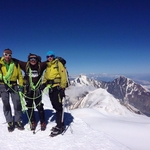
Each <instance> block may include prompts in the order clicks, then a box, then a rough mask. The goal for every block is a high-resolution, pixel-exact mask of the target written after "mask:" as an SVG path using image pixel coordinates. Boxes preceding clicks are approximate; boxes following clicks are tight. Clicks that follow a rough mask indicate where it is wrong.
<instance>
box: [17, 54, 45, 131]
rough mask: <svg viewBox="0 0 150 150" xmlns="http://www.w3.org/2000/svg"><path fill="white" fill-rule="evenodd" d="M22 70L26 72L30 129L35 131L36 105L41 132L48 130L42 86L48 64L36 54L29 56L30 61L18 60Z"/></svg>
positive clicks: (26, 99)
mask: <svg viewBox="0 0 150 150" xmlns="http://www.w3.org/2000/svg"><path fill="white" fill-rule="evenodd" d="M18 63H19V64H20V67H21V69H22V70H23V71H24V73H25V75H24V94H25V101H26V106H27V108H28V110H27V112H28V118H29V123H30V129H31V130H35V128H36V125H37V122H36V119H35V114H34V104H35V106H36V108H37V110H38V114H39V119H40V123H41V130H42V131H44V130H45V129H46V121H45V112H44V108H43V103H42V93H41V90H40V84H41V81H42V74H43V71H44V70H45V69H46V66H47V62H46V61H45V62H41V57H40V56H38V55H36V54H31V53H30V54H29V55H28V61H27V62H23V61H20V60H18Z"/></svg>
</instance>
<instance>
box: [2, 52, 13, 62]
mask: <svg viewBox="0 0 150 150" xmlns="http://www.w3.org/2000/svg"><path fill="white" fill-rule="evenodd" d="M3 56H4V60H5V61H6V62H10V60H11V58H12V54H8V53H4V54H3Z"/></svg>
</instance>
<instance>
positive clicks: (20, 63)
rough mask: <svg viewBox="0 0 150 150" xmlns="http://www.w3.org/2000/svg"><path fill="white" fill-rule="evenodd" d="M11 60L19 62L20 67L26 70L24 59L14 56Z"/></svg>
mask: <svg viewBox="0 0 150 150" xmlns="http://www.w3.org/2000/svg"><path fill="white" fill-rule="evenodd" d="M12 59H13V61H14V62H15V63H16V64H19V65H20V68H21V69H22V70H23V71H24V72H25V71H26V63H27V62H25V61H22V60H19V59H16V58H12Z"/></svg>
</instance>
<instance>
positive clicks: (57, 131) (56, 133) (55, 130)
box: [50, 127, 64, 137]
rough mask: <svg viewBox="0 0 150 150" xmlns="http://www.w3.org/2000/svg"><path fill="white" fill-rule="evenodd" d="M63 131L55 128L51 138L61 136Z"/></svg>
mask: <svg viewBox="0 0 150 150" xmlns="http://www.w3.org/2000/svg"><path fill="white" fill-rule="evenodd" d="M63 131H64V129H63V128H58V127H54V128H53V130H52V132H51V134H50V136H51V137H54V136H57V135H59V134H61V133H62V132H63Z"/></svg>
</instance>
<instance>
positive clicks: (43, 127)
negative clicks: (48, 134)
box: [41, 122, 46, 131]
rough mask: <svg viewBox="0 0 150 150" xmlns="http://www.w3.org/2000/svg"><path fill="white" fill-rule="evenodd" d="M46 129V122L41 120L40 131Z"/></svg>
mask: <svg viewBox="0 0 150 150" xmlns="http://www.w3.org/2000/svg"><path fill="white" fill-rule="evenodd" d="M45 129H46V123H45V122H43V123H41V131H44V130H45Z"/></svg>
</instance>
